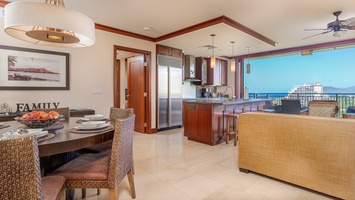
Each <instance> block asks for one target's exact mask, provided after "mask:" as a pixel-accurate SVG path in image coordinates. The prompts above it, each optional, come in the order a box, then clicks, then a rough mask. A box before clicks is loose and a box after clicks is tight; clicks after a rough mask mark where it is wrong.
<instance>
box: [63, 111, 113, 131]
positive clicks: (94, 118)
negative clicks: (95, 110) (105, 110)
mask: <svg viewBox="0 0 355 200" xmlns="http://www.w3.org/2000/svg"><path fill="white" fill-rule="evenodd" d="M109 122H110V119H108V118H106V117H105V116H104V115H85V116H84V117H83V118H80V119H79V120H77V121H76V123H77V126H76V127H73V128H71V129H70V130H69V132H71V133H100V132H105V131H111V130H113V127H112V126H111V125H110V123H109Z"/></svg>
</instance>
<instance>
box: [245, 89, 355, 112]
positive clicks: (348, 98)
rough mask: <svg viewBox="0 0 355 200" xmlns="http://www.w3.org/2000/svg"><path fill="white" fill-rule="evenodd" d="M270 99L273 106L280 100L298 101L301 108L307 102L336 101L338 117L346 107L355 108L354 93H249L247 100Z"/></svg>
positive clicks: (279, 102) (278, 103)
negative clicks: (293, 99)
mask: <svg viewBox="0 0 355 200" xmlns="http://www.w3.org/2000/svg"><path fill="white" fill-rule="evenodd" d="M265 98H267V99H272V101H273V103H274V104H275V105H281V99H282V98H297V99H300V101H301V105H302V106H307V105H308V101H314V100H318V101H337V102H338V104H339V112H338V116H340V117H341V116H342V115H343V113H345V111H346V109H347V107H348V106H355V93H249V99H265Z"/></svg>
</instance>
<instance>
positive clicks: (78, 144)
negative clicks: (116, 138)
mask: <svg viewBox="0 0 355 200" xmlns="http://www.w3.org/2000/svg"><path fill="white" fill-rule="evenodd" d="M82 119H83V118H81V117H69V118H68V119H64V120H60V121H58V122H56V124H54V125H52V126H49V127H48V136H46V137H47V138H46V137H43V138H38V150H39V157H45V156H51V155H55V154H60V153H66V152H71V151H75V150H80V149H83V148H87V147H91V146H94V145H97V144H100V143H103V142H105V141H108V140H111V139H112V138H113V135H114V129H113V126H114V122H113V121H110V120H109V119H107V123H109V124H110V125H109V126H108V127H107V128H104V129H100V130H96V131H92V130H87V131H86V130H81V131H79V130H78V131H76V129H75V127H77V126H78V125H79V123H81V122H82ZM2 127H4V128H1V127H0V137H2V136H3V134H4V133H6V132H9V131H11V130H15V129H21V128H26V127H25V125H23V124H21V123H19V122H17V121H7V122H4V123H3V126H2ZM51 127H52V128H51Z"/></svg>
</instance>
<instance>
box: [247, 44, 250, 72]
mask: <svg viewBox="0 0 355 200" xmlns="http://www.w3.org/2000/svg"><path fill="white" fill-rule="evenodd" d="M247 49H248V64H247V73H248V74H250V64H249V50H250V47H247Z"/></svg>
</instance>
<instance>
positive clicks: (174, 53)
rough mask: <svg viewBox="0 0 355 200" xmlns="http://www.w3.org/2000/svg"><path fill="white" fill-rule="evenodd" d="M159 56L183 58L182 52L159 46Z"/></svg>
mask: <svg viewBox="0 0 355 200" xmlns="http://www.w3.org/2000/svg"><path fill="white" fill-rule="evenodd" d="M157 54H160V55H165V56H171V57H175V58H182V50H181V49H176V48H173V47H168V46H163V45H157Z"/></svg>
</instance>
